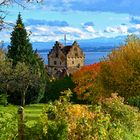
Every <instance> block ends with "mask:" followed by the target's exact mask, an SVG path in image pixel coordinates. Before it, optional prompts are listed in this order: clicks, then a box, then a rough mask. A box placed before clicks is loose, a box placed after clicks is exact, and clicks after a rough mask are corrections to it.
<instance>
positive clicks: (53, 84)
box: [42, 76, 75, 102]
mask: <svg viewBox="0 0 140 140" xmlns="http://www.w3.org/2000/svg"><path fill="white" fill-rule="evenodd" d="M74 87H75V84H74V83H73V81H72V79H71V77H68V76H66V77H64V78H62V79H61V78H59V79H55V80H51V79H50V81H48V83H47V85H46V93H45V96H44V99H43V100H42V101H43V102H48V101H55V100H58V99H59V97H60V96H61V92H63V91H65V90H67V89H68V88H69V89H71V90H73V88H74ZM72 100H73V101H74V100H75V99H74V97H73V98H72Z"/></svg>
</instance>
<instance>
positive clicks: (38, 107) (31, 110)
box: [0, 104, 45, 120]
mask: <svg viewBox="0 0 140 140" xmlns="http://www.w3.org/2000/svg"><path fill="white" fill-rule="evenodd" d="M44 106H45V104H31V105H27V106H25V108H24V109H25V110H24V111H25V119H26V120H37V119H38V117H39V116H40V114H41V112H42V109H43V107H44ZM10 110H15V112H16V111H17V110H18V106H13V105H8V106H7V107H4V106H2V105H0V112H1V111H4V112H7V111H10Z"/></svg>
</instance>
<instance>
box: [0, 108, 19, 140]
mask: <svg viewBox="0 0 140 140" xmlns="http://www.w3.org/2000/svg"><path fill="white" fill-rule="evenodd" d="M17 125H18V122H17V113H16V110H15V108H14V107H13V106H8V108H6V109H5V110H0V139H1V140H11V139H13V140H15V139H16V137H17V135H18V134H17V133H18V126H17Z"/></svg>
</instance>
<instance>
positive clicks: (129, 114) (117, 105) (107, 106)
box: [102, 94, 140, 140]
mask: <svg viewBox="0 0 140 140" xmlns="http://www.w3.org/2000/svg"><path fill="white" fill-rule="evenodd" d="M102 110H103V111H104V112H106V113H108V114H110V116H111V122H112V125H111V128H110V139H120V138H121V139H127V140H131V139H135V140H138V139H140V113H139V111H138V110H137V109H136V108H133V107H131V106H129V105H126V104H124V99H123V98H121V97H118V96H117V94H112V97H110V98H106V99H105V100H103V101H102ZM113 131H114V132H113ZM116 132H117V133H118V134H116V136H117V137H119V138H116V137H115V135H114V133H116Z"/></svg>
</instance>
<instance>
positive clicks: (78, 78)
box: [72, 63, 100, 101]
mask: <svg viewBox="0 0 140 140" xmlns="http://www.w3.org/2000/svg"><path fill="white" fill-rule="evenodd" d="M99 70H100V63H95V64H92V65H88V66H84V67H82V68H81V69H80V70H78V71H77V72H75V73H74V74H73V75H72V80H73V82H74V83H75V84H76V87H75V89H74V91H75V92H76V95H77V98H78V99H80V100H85V101H86V100H88V101H89V99H91V96H92V97H94V96H95V95H96V92H95V91H96V90H95V81H96V76H97V74H98V72H99Z"/></svg>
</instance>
